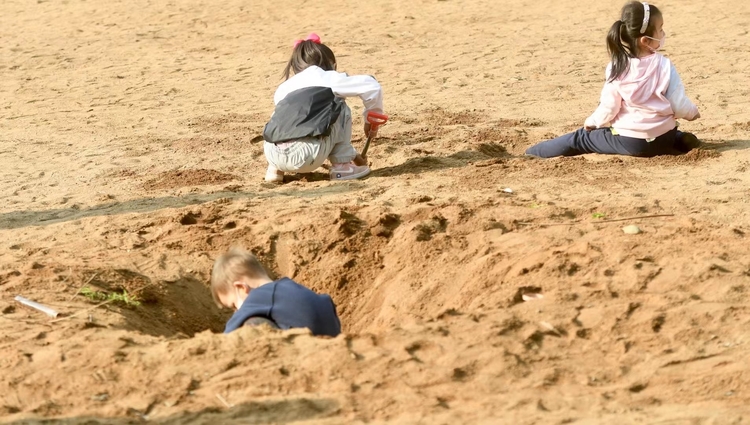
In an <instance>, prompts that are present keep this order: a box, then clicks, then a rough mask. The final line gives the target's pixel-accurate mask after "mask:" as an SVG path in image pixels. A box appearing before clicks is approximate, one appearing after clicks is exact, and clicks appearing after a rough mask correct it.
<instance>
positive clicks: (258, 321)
mask: <svg viewBox="0 0 750 425" xmlns="http://www.w3.org/2000/svg"><path fill="white" fill-rule="evenodd" d="M263 325H266V326H269V327H270V328H272V329H279V326H278V325H277V324H276V323H274V321H273V320H270V319H266V318H265V317H260V316H254V317H251V318H249V319H247V320H245V323H243V324H242V326H263Z"/></svg>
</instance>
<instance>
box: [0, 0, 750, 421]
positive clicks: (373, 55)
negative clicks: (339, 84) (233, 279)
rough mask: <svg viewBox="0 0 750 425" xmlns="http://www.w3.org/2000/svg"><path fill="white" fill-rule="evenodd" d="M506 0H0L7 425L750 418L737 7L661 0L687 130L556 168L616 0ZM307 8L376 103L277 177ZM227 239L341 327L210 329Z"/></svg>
mask: <svg viewBox="0 0 750 425" xmlns="http://www.w3.org/2000/svg"><path fill="white" fill-rule="evenodd" d="M498 3H502V2H495V1H489V0H471V1H451V0H449V1H422V0H420V1H417V2H414V3H408V4H407V3H404V2H397V1H391V0H385V1H381V2H378V3H377V4H375V3H373V4H368V5H363V4H360V3H357V2H344V3H341V2H332V1H330V0H320V1H317V2H302V1H296V0H295V1H291V2H284V4H283V5H282V4H281V3H279V2H271V1H266V0H261V1H257V2H253V3H252V4H250V3H248V2H240V1H234V0H229V1H225V2H222V4H221V7H219V6H217V5H215V4H212V3H202V2H199V1H193V0H185V1H179V2H172V3H168V2H156V3H155V2H148V1H135V2H132V1H131V2H117V1H106V2H91V1H82V0H70V1H67V2H52V1H39V2H33V3H29V2H20V1H6V2H4V3H3V11H2V13H0V36H1V37H2V39H3V43H2V44H1V45H0V59H1V60H0V73H1V74H2V78H0V164H2V167H0V180H1V181H2V184H0V197H2V199H3V200H4V202H3V203H2V204H0V417H1V418H2V419H0V420H1V421H3V422H4V423H24V424H29V423H30V424H37V423H38V424H42V423H70V424H73V423H91V424H94V423H102V424H105V423H106V424H118V423H122V424H126V423H128V424H129V423H145V422H149V423H166V424H178V423H179V424H181V423H191V424H215V423H227V424H231V423H238V424H239V423H284V424H292V423H300V424H313V423H314V424H351V423H375V424H378V423H409V424H411V423H415V424H416V423H424V424H443V423H446V424H447V423H484V424H496V423H508V424H538V423H550V424H573V423H575V424H592V423H617V424H635V423H670V424H695V423H700V424H741V423H746V422H747V421H750V409H749V408H748V407H747V406H748V405H750V393H748V390H747V388H748V385H750V372H748V367H747V360H748V357H749V356H750V350H749V349H748V345H747V344H748V341H749V340H750V332H749V331H748V329H749V328H748V325H749V324H750V323H749V322H750V311H749V310H748V309H749V308H750V307H749V304H748V300H749V298H748V293H749V292H748V291H750V254H748V249H747V245H748V237H750V216H748V213H747V203H748V194H747V187H748V184H749V183H750V176H749V175H748V169H749V168H750V151H748V148H749V147H750V125H748V123H750V113H748V108H747V100H746V99H747V89H746V88H744V87H743V86H742V85H741V84H740V83H738V82H741V81H748V79H749V77H750V75H749V74H750V71H748V69H747V66H746V65H745V64H747V63H748V60H750V46H749V42H748V36H747V28H746V27H747V24H746V22H747V20H748V17H749V16H748V14H747V12H744V10H745V9H746V7H744V3H742V2H740V1H739V0H717V1H714V2H698V1H682V2H677V1H672V0H669V1H666V2H664V3H659V4H658V6H659V7H660V8H661V9H662V11H663V12H664V14H665V22H666V25H665V28H666V30H667V32H668V33H669V43H668V49H667V53H668V54H669V56H670V57H672V59H673V60H674V62H675V63H676V65H677V67H678V69H679V70H680V72H681V75H682V78H683V80H684V81H685V84H686V87H687V90H688V93H689V94H690V95H691V97H692V98H693V99H695V100H696V102H697V103H698V105H699V107H700V108H701V114H702V116H703V118H702V119H701V120H699V121H697V122H694V123H682V126H683V128H684V129H687V130H689V131H694V132H696V133H697V134H699V135H700V136H701V137H702V138H704V139H705V140H706V141H707V143H706V144H705V146H704V147H703V148H702V149H700V150H697V151H694V152H691V153H689V154H687V155H683V156H679V157H662V158H654V159H635V158H618V157H600V156H585V157H578V158H564V159H556V160H549V161H540V160H530V159H526V158H523V157H522V156H520V154H522V153H523V152H524V150H525V149H526V148H527V147H529V146H530V145H531V144H533V143H535V142H537V141H540V140H542V139H544V138H547V137H552V136H555V135H558V134H561V133H563V132H565V131H570V130H572V129H575V128H577V127H578V126H580V125H581V123H582V121H583V119H584V118H585V117H586V116H587V114H588V113H590V112H591V110H592V109H593V108H594V107H595V106H596V102H597V99H598V94H599V90H600V88H601V84H602V78H603V72H604V66H605V62H606V50H605V48H604V45H603V43H602V39H603V36H604V33H605V31H606V29H607V28H608V27H609V25H611V23H612V21H613V20H614V19H615V18H616V14H617V11H618V9H619V7H620V6H621V3H620V2H619V1H618V2H595V1H593V0H592V1H589V0H584V1H578V2H572V1H569V0H564V1H558V2H530V3H519V4H518V5H514V6H508V5H502V4H498ZM332 10H335V11H336V13H335V14H327V13H328V12H330V11H332ZM312 30H315V31H317V32H319V33H320V34H321V35H322V37H323V39H324V41H326V42H329V44H330V46H331V47H332V48H333V50H334V52H335V53H336V55H337V56H338V58H339V62H340V63H339V68H340V69H341V70H344V71H347V72H350V73H367V74H374V75H376V76H377V77H378V79H379V80H380V81H381V82H382V84H383V86H384V88H385V93H386V98H385V101H386V109H387V112H388V114H389V115H390V121H389V123H388V125H387V126H385V127H383V128H382V129H381V130H380V135H379V137H378V138H377V139H376V140H375V142H374V143H373V145H372V146H371V148H370V152H369V159H370V160H371V161H372V163H373V172H372V174H371V176H370V177H368V178H367V179H365V180H361V181H350V182H339V183H331V182H329V181H327V180H326V176H327V174H326V171H325V170H324V169H321V170H319V171H318V172H316V173H312V174H307V175H300V176H287V179H286V181H285V184H282V185H273V184H268V183H265V182H263V181H262V177H263V174H264V170H265V160H264V158H263V152H262V144H261V143H262V142H261V137H260V134H261V132H262V128H263V125H264V123H265V121H266V119H267V117H268V116H269V114H270V113H271V111H272V100H271V98H272V94H273V91H274V89H275V88H276V86H277V85H278V84H279V82H280V74H281V71H282V68H283V65H284V63H285V61H286V60H287V54H288V53H289V45H290V42H291V41H292V40H293V39H295V38H296V37H299V36H303V35H305V34H307V33H308V32H310V31H312ZM350 105H351V106H352V108H353V111H354V114H353V115H354V116H355V124H354V128H355V141H354V143H355V145H357V146H360V147H361V146H362V145H363V143H364V140H363V138H362V135H361V134H360V131H358V129H359V128H361V112H362V108H361V105H359V104H358V103H357V102H354V101H351V102H350ZM505 188H511V189H512V193H508V192H506V191H504V189H505ZM639 217H641V218H639ZM623 219H625V220H623ZM629 225H636V226H638V228H639V229H640V231H641V233H639V234H633V235H631V234H626V233H624V232H623V230H622V229H623V227H625V226H629ZM235 243H240V244H243V245H244V246H245V247H246V248H248V249H250V250H252V251H253V252H254V253H255V254H256V255H257V256H258V257H259V258H260V259H261V260H262V261H263V262H264V263H265V264H266V265H267V266H268V268H269V269H270V271H271V273H272V274H273V275H274V276H290V277H293V278H294V279H296V280H298V281H300V282H302V283H305V284H306V285H308V286H310V287H312V288H314V289H315V290H318V291H322V292H327V293H329V294H331V296H332V297H333V299H334V301H335V302H336V303H337V305H338V309H339V313H340V315H341V318H342V323H343V326H344V330H345V334H344V335H342V336H340V337H338V338H335V339H321V338H313V337H312V336H310V335H309V334H308V333H307V332H306V331H304V330H295V331H290V332H275V331H272V330H267V329H243V330H241V331H238V332H235V333H234V334H232V335H228V336H225V335H222V334H220V332H221V330H222V329H223V325H224V323H225V321H226V319H227V317H228V315H229V312H227V311H220V310H218V309H217V308H216V306H215V305H214V304H213V301H212V299H211V296H210V293H209V292H208V289H207V286H206V284H207V281H208V277H209V273H210V269H211V265H212V262H213V259H214V258H215V257H216V256H217V255H219V254H220V253H222V252H223V251H225V250H226V249H227V248H228V247H229V246H231V245H232V244H235ZM537 294H539V295H541V296H537ZM16 295H22V296H24V297H27V298H30V299H32V300H35V301H38V302H41V303H44V304H46V305H49V306H50V307H53V308H54V309H56V310H57V311H59V312H61V313H62V315H61V316H60V317H59V318H57V319H56V321H53V320H52V319H50V318H48V317H46V316H44V315H43V314H41V313H39V312H37V311H35V310H31V309H28V308H26V307H23V306H21V305H20V304H18V303H17V302H15V301H13V298H14V297H15V296H16ZM524 295H526V297H524ZM51 421H54V422H51Z"/></svg>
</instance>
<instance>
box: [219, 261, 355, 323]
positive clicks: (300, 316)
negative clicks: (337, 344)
mask: <svg viewBox="0 0 750 425" xmlns="http://www.w3.org/2000/svg"><path fill="white" fill-rule="evenodd" d="M211 293H212V295H213V297H214V301H216V303H217V304H218V305H219V306H220V307H228V308H233V309H235V313H234V315H232V317H231V318H230V319H229V321H228V322H227V325H226V328H225V329H224V333H229V332H232V331H234V330H237V329H239V328H240V327H242V326H257V325H261V324H267V325H269V326H271V327H274V328H278V329H284V330H285V329H291V328H308V329H310V331H312V333H313V335H327V336H332V337H335V336H337V335H338V334H340V333H341V323H340V322H339V318H338V315H337V314H336V305H335V304H334V303H333V300H331V297H330V296H328V295H326V294H316V293H315V292H313V291H311V290H310V289H308V288H305V287H304V286H302V285H300V284H298V283H297V282H295V281H293V280H292V279H289V278H286V277H285V278H281V279H279V280H275V281H274V280H271V278H270V277H268V273H267V272H266V270H265V269H264V268H263V266H262V265H261V264H260V262H258V259H257V258H255V256H254V255H253V254H251V253H250V252H247V251H245V250H243V249H241V248H232V249H230V250H229V252H227V253H226V254H223V255H222V256H220V257H219V258H217V259H216V261H215V262H214V267H213V271H212V272H211Z"/></svg>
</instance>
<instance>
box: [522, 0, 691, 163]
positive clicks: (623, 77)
mask: <svg viewBox="0 0 750 425" xmlns="http://www.w3.org/2000/svg"><path fill="white" fill-rule="evenodd" d="M621 16H622V17H621V18H620V20H618V21H617V22H615V23H614V24H613V25H612V28H610V30H609V34H607V50H608V51H609V54H610V56H611V58H612V60H611V63H610V64H609V65H608V66H607V71H606V78H607V82H606V83H605V84H604V89H602V94H601V100H600V103H599V107H598V108H597V109H596V111H595V112H594V114H593V115H591V116H590V117H588V118H587V119H586V122H585V124H584V128H582V129H579V130H578V131H576V132H574V133H570V134H566V135H564V136H561V137H558V138H556V139H553V140H549V141H546V142H542V143H539V144H538V145H535V146H532V147H531V148H529V149H528V150H527V151H526V154H527V155H532V156H537V157H541V158H552V157H557V156H574V155H582V154H586V153H600V154H620V155H630V156H641V157H650V156H656V155H666V154H671V153H674V151H675V150H677V151H680V152H688V151H690V150H691V149H692V148H695V147H697V146H698V145H699V144H700V142H699V141H698V139H697V138H696V137H695V136H694V135H693V134H690V133H683V132H680V131H677V121H676V119H678V118H683V119H686V120H688V121H693V120H695V119H698V118H700V113H699V112H698V108H697V107H696V106H695V105H694V104H693V102H691V101H690V99H688V98H687V96H686V95H685V87H684V86H683V85H682V80H681V79H680V76H679V74H677V70H676V69H675V67H674V66H673V65H672V62H671V61H670V60H669V59H667V58H665V57H664V56H662V55H661V54H660V53H657V51H658V50H659V49H661V48H662V47H664V41H665V40H666V34H665V33H664V30H663V26H664V19H663V18H662V14H661V12H660V11H659V9H657V8H656V6H653V5H649V4H648V3H645V2H644V3H639V2H635V1H634V2H630V3H628V4H626V5H625V7H623V9H622V14H621Z"/></svg>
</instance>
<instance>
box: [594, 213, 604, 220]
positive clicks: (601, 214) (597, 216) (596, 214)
mask: <svg viewBox="0 0 750 425" xmlns="http://www.w3.org/2000/svg"><path fill="white" fill-rule="evenodd" d="M591 216H592V217H594V218H599V219H601V218H604V217H606V216H607V214H604V213H594V214H592V215H591Z"/></svg>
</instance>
